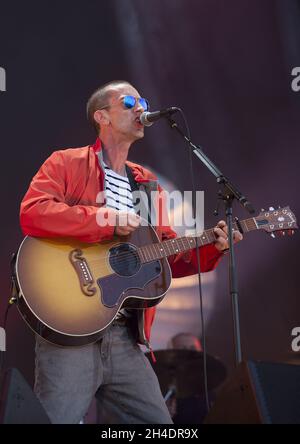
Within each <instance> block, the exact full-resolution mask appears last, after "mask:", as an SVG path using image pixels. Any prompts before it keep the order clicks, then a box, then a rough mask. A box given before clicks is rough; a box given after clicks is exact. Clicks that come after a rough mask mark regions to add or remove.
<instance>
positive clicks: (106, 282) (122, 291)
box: [97, 261, 162, 308]
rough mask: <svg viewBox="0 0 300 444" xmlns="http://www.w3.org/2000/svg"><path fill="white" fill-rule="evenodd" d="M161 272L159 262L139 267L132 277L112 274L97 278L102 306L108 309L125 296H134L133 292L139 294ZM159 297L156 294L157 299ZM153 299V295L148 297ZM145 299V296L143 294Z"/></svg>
mask: <svg viewBox="0 0 300 444" xmlns="http://www.w3.org/2000/svg"><path fill="white" fill-rule="evenodd" d="M161 272H162V267H161V264H160V261H154V262H150V263H148V264H143V265H141V266H140V268H139V271H138V272H137V273H136V274H134V275H133V276H126V278H124V276H119V275H118V274H112V275H109V276H105V277H103V278H99V279H98V280H97V284H98V286H99V288H100V291H101V299H102V304H103V305H105V306H106V307H108V308H112V307H115V306H116V305H118V304H121V302H122V301H123V300H124V298H125V297H126V296H131V295H132V296H135V293H134V290H137V293H140V292H141V291H143V290H144V289H145V287H146V286H147V285H148V284H149V283H150V282H152V281H153V280H155V279H156V278H157V277H158V276H159V275H160V274H161ZM159 296H160V295H159V294H158V295H157V297H159ZM148 297H153V295H150V294H149V295H148ZM143 298H144V299H147V294H146V295H145V294H144V293H143Z"/></svg>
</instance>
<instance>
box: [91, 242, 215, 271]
mask: <svg viewBox="0 0 300 444" xmlns="http://www.w3.org/2000/svg"><path fill="white" fill-rule="evenodd" d="M179 239H180V240H182V241H186V240H189V239H188V237H186V238H174V240H176V241H178V240H179ZM192 239H195V238H192ZM172 240H173V239H168V240H167V241H164V242H172ZM212 242H213V241H212ZM212 242H207V243H205V244H203V245H202V246H204V245H207V244H209V243H212ZM124 244H126V242H124ZM121 245H122V244H121ZM154 245H164V243H163V242H161V243H159V242H156V243H154V244H150V245H149V246H142V247H139V248H137V249H136V250H133V251H132V253H130V252H123V253H119V254H108V255H105V256H99V257H98V258H97V259H96V260H89V264H92V263H97V262H99V260H101V259H106V258H116V259H118V260H119V261H124V260H125V259H126V258H131V257H132V255H133V254H135V255H139V251H140V250H142V248H152V247H153V246H154ZM165 246H166V247H165V248H163V252H164V253H166V254H163V255H162V256H159V257H157V258H155V257H154V258H153V259H151V260H150V261H149V262H152V261H154V260H158V259H162V258H164V257H169V256H173V255H174V254H178V253H183V252H185V251H188V250H192V249H193V248H195V247H194V246H192V247H190V246H189V247H187V248H185V249H184V250H180V251H172V250H171V248H174V243H172V244H170V245H168V246H167V245H166V244H165ZM166 248H168V249H169V250H170V251H171V252H170V253H168V252H167V251H166ZM180 248H181V247H180V246H179V249H180ZM160 252H161V248H160ZM153 253H155V254H157V253H158V251H155V250H152V251H148V252H146V254H145V253H144V252H142V254H143V255H144V256H145V259H146V255H148V256H150V257H151V256H152V255H153ZM134 260H135V259H134ZM134 260H133V261H134Z"/></svg>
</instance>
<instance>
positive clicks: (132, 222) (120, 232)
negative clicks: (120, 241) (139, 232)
mask: <svg viewBox="0 0 300 444" xmlns="http://www.w3.org/2000/svg"><path fill="white" fill-rule="evenodd" d="M140 223H141V218H140V216H138V215H137V214H135V213H128V212H127V211H118V213H117V221H116V228H115V234H116V235H117V236H128V235H129V234H130V233H132V232H133V231H134V230H135V229H136V228H137V227H138V226H139V225H140Z"/></svg>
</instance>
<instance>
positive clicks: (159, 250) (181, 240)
mask: <svg viewBox="0 0 300 444" xmlns="http://www.w3.org/2000/svg"><path fill="white" fill-rule="evenodd" d="M239 224H240V226H241V228H242V231H243V232H244V233H247V232H249V231H252V230H257V229H259V224H258V223H257V222H256V218H255V217H252V218H250V219H245V220H242V221H239ZM233 228H234V230H238V226H237V223H236V222H235V223H234V224H233ZM215 240H216V235H215V233H214V229H213V228H210V229H208V230H205V231H203V233H202V234H201V236H196V237H193V236H183V237H176V238H175V239H168V240H165V241H163V242H158V243H154V244H149V245H144V246H143V247H140V248H139V249H138V254H139V258H140V260H141V262H142V263H147V262H151V261H154V260H158V259H163V258H166V257H169V256H172V255H173V254H178V253H182V252H185V251H188V250H191V249H193V248H195V247H196V246H197V244H198V245H199V246H204V245H208V244H211V243H213V242H214V241H215Z"/></svg>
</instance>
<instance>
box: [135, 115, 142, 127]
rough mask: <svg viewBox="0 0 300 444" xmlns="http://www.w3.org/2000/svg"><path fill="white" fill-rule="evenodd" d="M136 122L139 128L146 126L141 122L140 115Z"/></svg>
mask: <svg viewBox="0 0 300 444" xmlns="http://www.w3.org/2000/svg"><path fill="white" fill-rule="evenodd" d="M135 123H136V125H137V126H138V127H139V128H143V127H144V125H143V124H142V123H141V121H140V118H139V117H137V118H136V119H135Z"/></svg>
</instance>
